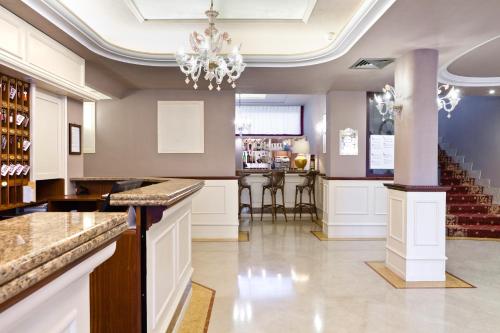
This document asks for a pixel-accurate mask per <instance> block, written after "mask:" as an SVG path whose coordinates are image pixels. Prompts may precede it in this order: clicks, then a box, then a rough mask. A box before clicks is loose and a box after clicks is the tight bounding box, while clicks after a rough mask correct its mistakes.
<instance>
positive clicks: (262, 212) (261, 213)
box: [260, 188, 266, 221]
mask: <svg viewBox="0 0 500 333" xmlns="http://www.w3.org/2000/svg"><path fill="white" fill-rule="evenodd" d="M264 192H266V189H265V188H263V189H262V204H261V208H260V220H261V221H262V215H263V214H264Z"/></svg>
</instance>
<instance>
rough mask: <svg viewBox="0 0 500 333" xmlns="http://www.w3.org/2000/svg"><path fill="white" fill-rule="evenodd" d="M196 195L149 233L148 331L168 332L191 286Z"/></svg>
mask: <svg viewBox="0 0 500 333" xmlns="http://www.w3.org/2000/svg"><path fill="white" fill-rule="evenodd" d="M191 206H192V197H189V198H187V199H184V200H183V201H182V202H180V203H178V204H176V205H174V206H172V207H171V208H169V209H167V210H166V211H165V212H164V213H163V217H162V219H161V221H159V222H157V223H154V224H153V225H152V226H151V227H150V228H149V230H148V231H147V232H146V239H147V242H146V244H147V249H146V257H147V258H146V265H147V276H146V280H147V309H148V311H147V326H148V330H147V331H148V332H152V333H157V332H161V333H163V332H165V331H166V330H167V327H168V325H169V324H170V321H171V320H172V317H173V315H174V313H175V310H176V308H177V306H178V304H179V302H180V300H181V298H182V295H183V293H184V291H185V289H186V287H187V286H188V284H189V282H190V280H191V275H192V273H193V269H192V265H191V237H190V233H191V231H190V229H191Z"/></svg>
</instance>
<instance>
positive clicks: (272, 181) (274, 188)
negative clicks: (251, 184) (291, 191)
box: [260, 171, 288, 223]
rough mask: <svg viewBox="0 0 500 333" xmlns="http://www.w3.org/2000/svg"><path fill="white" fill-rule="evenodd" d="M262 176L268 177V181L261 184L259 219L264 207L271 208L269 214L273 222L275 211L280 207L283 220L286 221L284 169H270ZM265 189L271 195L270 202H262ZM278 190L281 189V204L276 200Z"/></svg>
mask: <svg viewBox="0 0 500 333" xmlns="http://www.w3.org/2000/svg"><path fill="white" fill-rule="evenodd" d="M263 176H264V177H266V178H268V181H267V182H266V183H264V184H263V185H262V207H261V210H260V220H261V221H262V216H263V214H264V209H265V208H271V215H272V219H273V223H274V221H275V219H276V212H277V210H278V209H279V208H280V209H282V211H283V215H285V221H286V222H288V218H287V217H286V210H285V172H284V171H272V172H270V173H267V174H264V175H263ZM266 190H268V191H269V193H270V195H271V204H267V205H266V204H264V194H265V192H266ZM278 190H280V191H281V202H282V204H281V205H278V204H277V202H276V195H277V193H278Z"/></svg>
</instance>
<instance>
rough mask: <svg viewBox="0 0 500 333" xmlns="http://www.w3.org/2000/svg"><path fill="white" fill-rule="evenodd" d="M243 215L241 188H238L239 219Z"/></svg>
mask: <svg viewBox="0 0 500 333" xmlns="http://www.w3.org/2000/svg"><path fill="white" fill-rule="evenodd" d="M240 215H241V187H238V217H239V216H240Z"/></svg>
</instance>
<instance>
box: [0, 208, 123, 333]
mask: <svg viewBox="0 0 500 333" xmlns="http://www.w3.org/2000/svg"><path fill="white" fill-rule="evenodd" d="M126 220H127V214H125V213H33V214H28V215H24V216H19V217H15V218H11V219H7V220H3V221H0V249H1V250H0V311H1V313H0V330H1V331H2V332H62V331H71V332H89V330H90V315H89V304H90V298H89V274H90V273H91V272H92V271H93V270H94V269H95V268H96V267H97V266H99V265H101V264H102V263H103V262H105V261H106V260H107V259H108V258H109V257H111V256H112V255H113V253H114V251H115V242H116V240H117V239H118V238H119V237H120V235H121V234H122V233H123V232H124V231H125V230H126V229H127V224H126Z"/></svg>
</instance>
